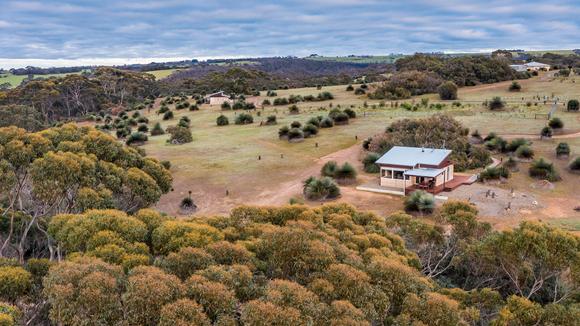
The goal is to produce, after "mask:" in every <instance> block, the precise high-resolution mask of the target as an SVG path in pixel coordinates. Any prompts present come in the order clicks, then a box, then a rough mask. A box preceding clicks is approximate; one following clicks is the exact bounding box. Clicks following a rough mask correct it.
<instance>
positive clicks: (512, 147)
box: [506, 138, 530, 152]
mask: <svg viewBox="0 0 580 326" xmlns="http://www.w3.org/2000/svg"><path fill="white" fill-rule="evenodd" d="M524 145H528V146H529V145H530V142H529V141H528V140H527V139H525V138H516V139H514V140H512V141H511V142H510V143H509V144H508V145H507V147H506V150H507V151H508V152H515V151H517V150H518V148H520V146H524Z"/></svg>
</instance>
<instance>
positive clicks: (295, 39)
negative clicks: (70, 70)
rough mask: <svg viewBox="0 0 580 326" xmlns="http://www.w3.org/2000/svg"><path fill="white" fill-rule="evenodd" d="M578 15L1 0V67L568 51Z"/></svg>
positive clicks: (521, 9) (408, 0)
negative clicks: (326, 56)
mask: <svg viewBox="0 0 580 326" xmlns="http://www.w3.org/2000/svg"><path fill="white" fill-rule="evenodd" d="M579 17H580V1H579V0H544V1H537V0H480V1H470V0H403V1H398V0H396V1H393V0H278V1H260V0H253V1H252V0H249V1H245V0H237V1H230V0H219V1H212V0H204V1H201V0H188V1H187V0H154V1H149V0H77V1H65V0H42V1H27V0H0V67H13V66H23V65H27V64H31V65H32V64H33V65H39V66H51V65H59V66H61V65H71V64H86V63H99V64H101V63H102V64H119V63H123V62H125V61H127V59H132V62H143V61H151V60H157V61H163V60H170V59H173V58H175V59H183V58H201V59H204V58H223V57H245V56H286V55H296V56H306V55H309V54H311V53H318V54H322V55H348V54H388V53H413V52H417V51H446V52H450V51H453V52H463V51H469V52H472V51H475V52H478V51H489V50H493V49H497V48H511V49H514V48H523V49H536V50H542V49H572V48H580V18H579ZM153 58H155V59H153Z"/></svg>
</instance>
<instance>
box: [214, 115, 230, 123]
mask: <svg viewBox="0 0 580 326" xmlns="http://www.w3.org/2000/svg"><path fill="white" fill-rule="evenodd" d="M216 124H217V125H218V126H227V125H229V124H230V120H228V117H226V116H225V115H223V114H222V115H220V116H219V117H217V119H216Z"/></svg>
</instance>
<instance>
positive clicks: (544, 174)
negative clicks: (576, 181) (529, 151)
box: [529, 158, 560, 181]
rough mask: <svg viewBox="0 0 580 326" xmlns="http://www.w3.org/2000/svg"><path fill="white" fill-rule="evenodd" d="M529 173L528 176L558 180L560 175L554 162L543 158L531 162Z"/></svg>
mask: <svg viewBox="0 0 580 326" xmlns="http://www.w3.org/2000/svg"><path fill="white" fill-rule="evenodd" d="M529 174H530V177H533V178H537V179H545V180H548V181H558V180H560V176H559V175H558V172H557V171H556V168H555V167H554V164H552V163H550V162H548V161H546V160H544V159H543V158H540V159H539V160H535V161H533V162H532V164H531V165H530V170H529Z"/></svg>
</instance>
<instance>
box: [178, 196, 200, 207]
mask: <svg viewBox="0 0 580 326" xmlns="http://www.w3.org/2000/svg"><path fill="white" fill-rule="evenodd" d="M179 207H180V208H181V209H193V208H196V207H197V206H195V204H194V203H193V199H191V197H185V198H183V199H182V200H181V203H180V204H179Z"/></svg>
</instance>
